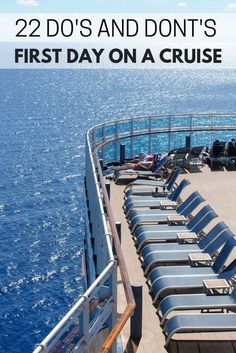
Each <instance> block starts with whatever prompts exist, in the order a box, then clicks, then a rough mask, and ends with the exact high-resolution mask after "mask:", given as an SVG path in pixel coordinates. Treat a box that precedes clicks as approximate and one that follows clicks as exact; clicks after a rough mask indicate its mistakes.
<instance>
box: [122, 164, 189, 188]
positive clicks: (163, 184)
mask: <svg viewBox="0 0 236 353" xmlns="http://www.w3.org/2000/svg"><path fill="white" fill-rule="evenodd" d="M181 171H182V168H175V169H173V170H172V172H171V173H170V175H169V176H168V178H167V179H166V180H164V181H163V180H147V179H144V180H143V179H137V180H135V181H133V182H132V183H130V184H128V185H126V187H125V190H124V192H125V193H126V192H128V191H129V190H132V189H133V188H135V186H140V185H141V186H154V187H157V188H159V187H160V188H163V189H167V190H171V188H172V187H173V185H174V183H175V182H176V179H177V178H178V176H179V174H180V173H181Z"/></svg>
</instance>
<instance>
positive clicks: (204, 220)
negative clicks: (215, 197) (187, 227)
mask: <svg viewBox="0 0 236 353" xmlns="http://www.w3.org/2000/svg"><path fill="white" fill-rule="evenodd" d="M216 217H218V215H217V214H216V213H215V211H214V210H212V211H210V212H209V213H207V214H206V215H205V216H204V217H203V218H202V219H201V220H200V221H199V222H198V223H197V224H196V225H195V226H194V227H193V228H192V229H191V231H192V232H195V233H197V234H198V233H200V232H201V231H202V230H203V229H204V228H205V227H206V226H207V225H208V224H209V223H210V222H211V221H212V220H213V219H214V218H216Z"/></svg>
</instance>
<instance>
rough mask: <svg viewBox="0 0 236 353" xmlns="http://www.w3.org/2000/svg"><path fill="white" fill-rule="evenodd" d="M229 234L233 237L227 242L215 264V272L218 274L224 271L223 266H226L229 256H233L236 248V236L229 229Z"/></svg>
mask: <svg viewBox="0 0 236 353" xmlns="http://www.w3.org/2000/svg"><path fill="white" fill-rule="evenodd" d="M227 232H228V233H229V234H230V235H231V238H230V239H229V240H227V242H226V243H225V245H224V246H223V248H222V249H221V251H220V253H219V255H218V256H217V258H216V260H215V262H214V264H213V266H212V267H213V270H214V271H215V272H216V273H219V272H220V271H222V268H223V266H224V265H225V262H226V260H227V259H228V257H229V255H230V254H231V252H232V250H233V248H234V247H235V246H236V240H235V238H234V234H233V233H232V232H231V230H230V229H227Z"/></svg>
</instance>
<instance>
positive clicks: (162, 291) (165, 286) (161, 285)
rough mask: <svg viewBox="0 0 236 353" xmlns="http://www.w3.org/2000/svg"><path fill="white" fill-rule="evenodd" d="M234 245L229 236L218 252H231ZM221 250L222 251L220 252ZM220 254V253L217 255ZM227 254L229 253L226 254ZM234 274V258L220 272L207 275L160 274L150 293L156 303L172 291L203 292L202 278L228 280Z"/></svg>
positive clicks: (235, 271) (235, 263) (235, 264)
mask: <svg viewBox="0 0 236 353" xmlns="http://www.w3.org/2000/svg"><path fill="white" fill-rule="evenodd" d="M235 247H236V240H235V238H233V237H231V238H230V239H229V240H228V241H227V242H226V243H225V245H224V246H223V248H222V250H221V251H220V254H221V255H222V256H223V255H224V252H226V253H232V251H233V250H234V248H235ZM222 252H223V253H222ZM219 256H220V255H219ZM228 256H229V255H228ZM214 265H215V263H214V264H213V266H212V269H213V271H214ZM235 274H236V260H234V261H233V262H232V263H231V264H230V265H229V266H228V267H226V269H225V270H224V271H222V272H219V273H215V272H213V273H212V274H209V275H194V276H193V275H190V276H183V275H179V276H162V277H159V278H158V279H157V280H156V281H154V283H153V285H152V287H151V289H150V293H151V294H152V297H153V302H154V304H156V303H157V302H158V301H160V299H162V298H164V297H165V296H166V295H169V294H173V292H175V293H176V292H177V293H178V292H181V293H190V292H191V291H194V292H199V293H202V292H203V280H205V279H208V278H209V279H221V278H222V279H225V280H228V281H230V280H231V278H232V277H233V276H235Z"/></svg>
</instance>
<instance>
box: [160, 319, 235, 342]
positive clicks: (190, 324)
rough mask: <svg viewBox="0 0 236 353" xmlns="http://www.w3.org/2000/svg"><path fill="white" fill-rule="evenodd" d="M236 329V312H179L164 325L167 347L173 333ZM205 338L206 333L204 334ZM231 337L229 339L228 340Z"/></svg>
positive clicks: (223, 331)
mask: <svg viewBox="0 0 236 353" xmlns="http://www.w3.org/2000/svg"><path fill="white" fill-rule="evenodd" d="M226 331H236V314H232V313H227V314H223V313H221V314H216V313H214V314H192V313H191V314H179V315H175V316H173V317H172V318H171V319H169V320H168V321H167V323H166V326H165V330H164V332H165V336H166V344H165V347H166V348H167V347H168V345H169V343H170V341H171V339H172V337H173V335H174V334H176V333H188V332H195V333H199V332H204V333H206V332H222V333H225V332H226ZM204 338H205V339H206V335H204ZM230 340H231V339H229V341H230Z"/></svg>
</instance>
